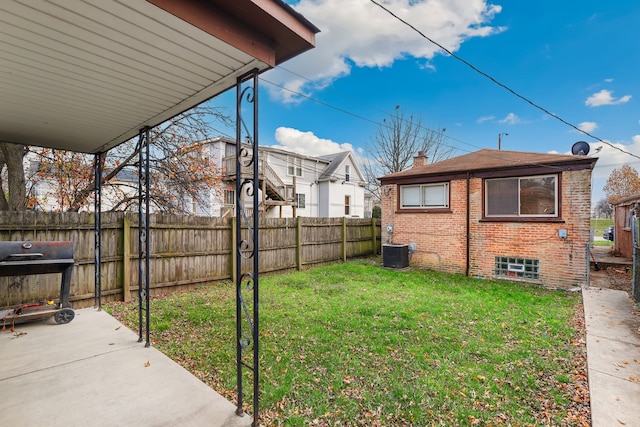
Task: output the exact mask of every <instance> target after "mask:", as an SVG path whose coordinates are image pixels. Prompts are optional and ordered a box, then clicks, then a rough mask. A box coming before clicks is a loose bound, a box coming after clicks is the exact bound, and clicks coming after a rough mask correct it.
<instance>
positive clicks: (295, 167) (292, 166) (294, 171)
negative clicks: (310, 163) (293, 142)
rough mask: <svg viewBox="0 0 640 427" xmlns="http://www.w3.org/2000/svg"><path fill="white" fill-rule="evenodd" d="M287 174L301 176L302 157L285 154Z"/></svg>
mask: <svg viewBox="0 0 640 427" xmlns="http://www.w3.org/2000/svg"><path fill="white" fill-rule="evenodd" d="M287 176H295V177H297V178H302V159H301V158H300V157H294V156H287Z"/></svg>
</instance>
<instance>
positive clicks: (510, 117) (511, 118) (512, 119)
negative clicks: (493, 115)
mask: <svg viewBox="0 0 640 427" xmlns="http://www.w3.org/2000/svg"><path fill="white" fill-rule="evenodd" d="M520 122H521V120H520V117H518V116H517V115H515V114H514V113H509V114H507V116H506V117H505V118H504V119H502V120H500V123H504V124H508V125H515V124H516V123H520Z"/></svg>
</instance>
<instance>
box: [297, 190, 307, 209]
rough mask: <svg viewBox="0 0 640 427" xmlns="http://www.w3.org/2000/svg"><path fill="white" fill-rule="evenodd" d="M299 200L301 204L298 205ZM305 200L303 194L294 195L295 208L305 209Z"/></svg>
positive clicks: (305, 197)
mask: <svg viewBox="0 0 640 427" xmlns="http://www.w3.org/2000/svg"><path fill="white" fill-rule="evenodd" d="M300 199H302V203H300ZM306 199H307V196H306V194H304V193H296V207H297V208H298V209H305V208H306V205H307V203H306Z"/></svg>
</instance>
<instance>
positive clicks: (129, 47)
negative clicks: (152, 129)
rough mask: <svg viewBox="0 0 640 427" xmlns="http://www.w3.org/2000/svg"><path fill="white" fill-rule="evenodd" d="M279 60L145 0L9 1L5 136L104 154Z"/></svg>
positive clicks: (3, 58)
mask: <svg viewBox="0 0 640 427" xmlns="http://www.w3.org/2000/svg"><path fill="white" fill-rule="evenodd" d="M253 68H257V69H259V70H265V69H268V68H270V65H269V64H267V63H265V62H263V61H259V60H257V59H255V58H254V57H253V56H251V55H249V54H247V53H244V52H243V51H241V50H240V49H238V48H236V47H234V46H231V45H230V44H228V43H225V42H223V41H221V40H220V39H218V38H216V37H214V36H212V35H210V34H208V33H207V32H205V31H202V30H200V29H198V28H196V27H194V26H192V25H191V24H189V23H188V22H186V21H185V20H182V19H180V18H177V17H176V16H174V15H172V14H170V13H168V12H166V11H164V10H162V9H160V8H158V7H156V6H154V5H153V4H151V3H149V2H147V1H144V0H122V1H107V0H50V1H45V0H22V1H14V0H9V1H8V0H2V1H0V141H2V142H13V143H19V144H26V145H37V146H44V147H52V148H57V149H65V150H73V151H81V152H87V153H97V152H101V151H105V150H107V149H109V148H111V147H113V146H115V145H118V144H120V143H122V142H124V141H126V140H128V139H130V138H132V137H134V136H136V135H137V134H138V132H139V130H140V129H141V128H143V127H144V126H155V125H157V124H159V123H162V122H163V121H165V120H167V119H169V118H171V117H173V116H175V115H176V114H179V113H180V112H182V111H184V110H186V109H188V108H191V107H192V106H195V105H197V104H199V103H201V102H202V101H205V100H206V99H208V98H210V97H212V96H214V95H216V94H219V93H221V92H222V91H224V90H226V89H228V88H229V87H231V86H233V85H234V84H235V82H236V78H237V77H238V76H239V75H241V74H243V73H245V72H247V71H249V70H251V69H253Z"/></svg>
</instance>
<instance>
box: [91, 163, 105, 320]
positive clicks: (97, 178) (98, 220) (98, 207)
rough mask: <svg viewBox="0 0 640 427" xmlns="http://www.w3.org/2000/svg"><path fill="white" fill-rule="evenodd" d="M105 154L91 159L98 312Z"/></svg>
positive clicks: (100, 283) (94, 291) (100, 305)
mask: <svg viewBox="0 0 640 427" xmlns="http://www.w3.org/2000/svg"><path fill="white" fill-rule="evenodd" d="M104 155H105V153H98V154H96V155H95V157H94V159H93V170H94V182H95V184H94V191H95V198H94V210H93V214H94V216H95V222H94V236H95V239H94V248H95V250H94V265H95V268H94V271H95V279H94V290H93V296H94V305H95V306H96V307H97V308H98V311H100V310H102V257H101V254H100V248H101V247H102V166H103V163H104Z"/></svg>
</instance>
